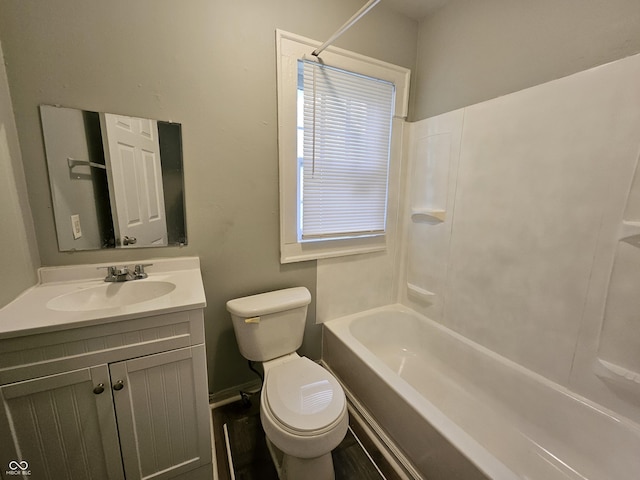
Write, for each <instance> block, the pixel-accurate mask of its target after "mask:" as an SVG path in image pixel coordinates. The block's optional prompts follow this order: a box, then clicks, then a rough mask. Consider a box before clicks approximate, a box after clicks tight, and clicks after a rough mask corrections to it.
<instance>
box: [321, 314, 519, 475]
mask: <svg viewBox="0 0 640 480" xmlns="http://www.w3.org/2000/svg"><path fill="white" fill-rule="evenodd" d="M385 309H388V307H377V308H375V309H372V310H367V311H366V312H361V313H358V314H353V315H350V316H349V317H342V318H341V319H335V320H331V321H330V322H336V323H337V322H338V321H340V320H342V319H343V318H344V319H345V323H346V320H353V319H354V318H357V317H358V316H363V315H366V314H367V313H372V312H373V311H384V310H385ZM408 311H410V310H408ZM327 323H329V322H325V323H324V325H327ZM327 327H328V328H329V330H331V331H334V332H335V329H333V328H331V327H332V326H329V325H327ZM349 335H350V334H349ZM352 338H353V337H352ZM354 340H355V338H354ZM352 346H353V347H354V353H355V354H356V355H357V356H358V357H359V358H361V359H362V360H363V361H364V362H366V363H368V364H373V366H374V368H373V369H372V370H373V373H374V375H375V376H376V377H378V378H379V379H380V380H381V381H382V382H384V383H385V384H387V385H388V386H389V387H391V388H392V389H393V390H395V391H396V392H398V393H399V394H400V395H401V396H402V397H403V398H406V399H407V400H408V401H409V403H410V404H411V405H413V406H414V407H417V408H415V410H416V412H417V413H418V414H419V415H420V416H422V417H423V418H424V419H425V420H426V421H428V422H429V423H430V424H431V425H432V426H433V428H434V429H435V430H436V431H438V432H439V433H440V434H441V435H442V436H443V437H444V438H445V439H446V440H447V441H449V442H450V443H451V444H452V445H453V446H454V447H455V448H456V449H458V451H460V452H461V454H462V455H464V456H466V457H467V458H468V459H469V460H470V461H471V462H472V463H473V464H474V465H475V466H476V467H477V468H478V469H479V470H480V471H482V472H483V473H484V474H485V475H487V476H488V477H489V478H496V479H498V478H499V479H501V480H502V479H504V480H511V479H513V480H517V479H520V478H521V477H520V476H519V475H517V474H516V473H515V472H513V471H512V470H511V469H510V468H509V467H507V466H506V465H505V464H504V463H502V462H501V461H500V460H499V459H498V458H497V457H496V456H495V455H494V454H492V453H491V452H489V451H488V450H487V449H486V448H485V447H483V446H482V445H481V444H480V443H479V442H478V441H477V440H475V439H474V438H473V437H472V436H471V435H469V434H468V433H467V432H466V431H465V430H464V429H462V428H461V427H460V426H459V425H457V424H456V423H455V422H454V421H453V420H451V419H450V418H449V417H447V416H446V415H445V414H444V413H442V411H441V410H440V409H439V408H437V407H436V406H435V405H433V403H431V402H430V401H429V400H428V399H427V398H425V397H424V396H423V395H421V394H420V393H418V392H417V391H416V390H415V389H414V388H413V387H411V385H409V384H408V383H407V382H406V381H405V380H404V379H402V378H401V377H399V376H398V375H396V374H395V372H393V371H392V370H391V369H390V368H389V367H388V366H387V365H386V364H385V363H384V362H383V361H382V360H380V359H378V358H377V357H376V356H375V355H373V354H372V353H371V352H370V351H369V350H368V349H367V348H366V347H364V346H363V345H361V344H360V343H359V342H357V343H356V344H355V345H352ZM380 371H382V372H388V375H386V376H383V375H380V373H379V372H380Z"/></svg>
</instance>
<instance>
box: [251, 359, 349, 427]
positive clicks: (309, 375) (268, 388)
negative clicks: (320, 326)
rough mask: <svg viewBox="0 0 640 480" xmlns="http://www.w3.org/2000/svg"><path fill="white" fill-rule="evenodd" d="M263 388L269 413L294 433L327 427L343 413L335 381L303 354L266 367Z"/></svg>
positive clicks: (341, 400) (338, 420) (344, 404)
mask: <svg viewBox="0 0 640 480" xmlns="http://www.w3.org/2000/svg"><path fill="white" fill-rule="evenodd" d="M263 388H264V395H263V397H264V399H265V400H266V403H267V405H266V406H267V408H268V409H269V411H270V412H271V414H272V415H273V416H274V417H275V419H276V420H277V421H278V422H279V423H280V424H281V426H282V427H284V428H286V429H287V430H289V431H291V433H295V434H297V435H302V436H306V435H316V434H320V433H323V432H325V431H327V430H330V429H331V428H333V427H334V426H335V424H336V423H338V422H340V421H341V420H342V417H343V416H344V414H345V410H346V400H345V395H344V391H343V390H342V387H341V386H340V384H339V383H338V381H337V380H336V379H335V378H334V377H333V375H331V373H329V372H328V371H327V370H325V369H324V368H322V367H321V366H320V365H318V364H316V363H315V362H313V361H311V360H309V359H308V358H306V357H299V358H296V359H295V360H291V361H288V362H286V363H283V364H281V365H278V366H275V367H273V368H272V369H270V370H269V373H268V375H267V378H266V379H265V384H264V387H263Z"/></svg>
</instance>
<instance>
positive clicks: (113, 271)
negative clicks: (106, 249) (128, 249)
mask: <svg viewBox="0 0 640 480" xmlns="http://www.w3.org/2000/svg"><path fill="white" fill-rule="evenodd" d="M103 268H106V269H107V276H106V277H105V278H104V281H105V282H112V281H113V279H114V278H116V275H117V268H116V267H115V266H104V267H96V270H101V269H103Z"/></svg>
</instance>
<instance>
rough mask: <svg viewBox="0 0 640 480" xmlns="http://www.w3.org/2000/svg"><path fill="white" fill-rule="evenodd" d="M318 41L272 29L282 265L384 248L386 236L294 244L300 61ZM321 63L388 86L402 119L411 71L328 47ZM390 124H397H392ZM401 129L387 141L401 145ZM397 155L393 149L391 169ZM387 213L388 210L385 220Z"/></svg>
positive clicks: (397, 113)
mask: <svg viewBox="0 0 640 480" xmlns="http://www.w3.org/2000/svg"><path fill="white" fill-rule="evenodd" d="M320 45H321V42H317V41H314V40H310V39H308V38H305V37H301V36H299V35H295V34H292V33H289V32H285V31H282V30H276V55H277V88H278V157H279V166H280V171H279V179H280V262H281V263H292V262H300V261H304V260H313V259H320V258H330V257H338V256H343V255H352V254H356V253H367V252H375V251H382V250H385V249H386V245H387V235H379V236H373V237H360V238H345V239H331V240H321V241H314V242H300V241H298V219H297V212H298V205H297V199H298V159H297V90H298V60H300V59H315V57H313V56H312V55H311V52H312V51H313V50H314V49H316V48H317V47H318V46H320ZM320 58H321V59H322V62H323V63H325V64H327V65H331V66H333V67H336V68H341V69H344V70H348V71H351V72H356V73H360V74H363V75H367V76H370V77H375V78H380V79H383V80H387V81H389V82H392V83H393V84H394V85H395V88H396V99H395V111H394V119H398V118H400V119H405V118H406V116H407V109H408V97H409V77H410V70H409V69H407V68H404V67H399V66H397V65H393V64H390V63H387V62H383V61H381V60H377V59H374V58H371V57H366V56H364V55H360V54H357V53H353V52H350V51H348V50H343V49H340V48H336V47H328V48H327V49H326V50H325V51H324V52H323V53H322V54H321V55H320ZM393 123H394V126H395V125H396V122H395V121H394V122H393ZM401 135H402V131H401V129H397V128H394V129H393V130H392V136H391V143H392V144H394V143H398V144H399V143H400V142H401ZM396 157H399V155H394V149H393V148H392V149H391V157H390V159H389V162H390V170H392V169H393V165H394V164H395V163H396V162H400V161H401V159H400V158H396ZM388 216H389V212H388V211H387V217H388Z"/></svg>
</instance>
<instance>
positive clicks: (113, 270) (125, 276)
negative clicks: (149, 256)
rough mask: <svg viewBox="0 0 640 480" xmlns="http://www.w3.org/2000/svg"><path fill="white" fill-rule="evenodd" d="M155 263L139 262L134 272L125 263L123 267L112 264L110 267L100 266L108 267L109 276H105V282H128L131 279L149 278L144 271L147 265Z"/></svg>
mask: <svg viewBox="0 0 640 480" xmlns="http://www.w3.org/2000/svg"><path fill="white" fill-rule="evenodd" d="M151 265H153V263H139V264H137V265H135V266H134V267H133V272H132V271H131V270H129V267H128V266H126V265H124V266H122V267H116V266H115V265H114V266H110V267H98V270H99V269H101V268H106V269H107V276H106V277H104V281H105V282H127V281H129V280H140V279H143V278H147V276H148V275H147V273H146V272H145V271H144V268H145V267H150V266H151Z"/></svg>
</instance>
